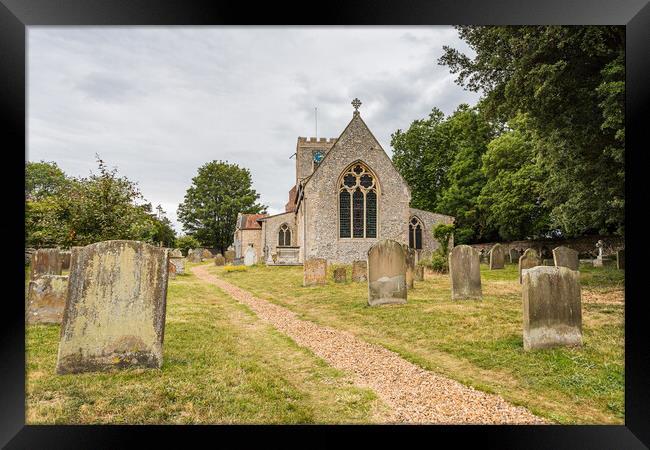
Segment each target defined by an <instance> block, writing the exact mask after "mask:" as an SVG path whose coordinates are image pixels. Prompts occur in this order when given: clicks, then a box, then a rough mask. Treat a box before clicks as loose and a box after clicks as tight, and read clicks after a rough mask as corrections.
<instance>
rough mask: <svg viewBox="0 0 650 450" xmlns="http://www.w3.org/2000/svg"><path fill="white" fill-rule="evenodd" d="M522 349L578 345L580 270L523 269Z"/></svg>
mask: <svg viewBox="0 0 650 450" xmlns="http://www.w3.org/2000/svg"><path fill="white" fill-rule="evenodd" d="M522 297H523V304H524V350H531V349H536V348H548V347H555V346H579V345H582V309H581V301H580V273H579V272H578V271H576V270H571V269H569V268H567V267H548V266H538V267H533V268H532V269H524V271H523V286H522Z"/></svg>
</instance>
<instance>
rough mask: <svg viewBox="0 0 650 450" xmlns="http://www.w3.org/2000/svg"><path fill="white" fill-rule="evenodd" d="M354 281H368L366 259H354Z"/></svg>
mask: <svg viewBox="0 0 650 450" xmlns="http://www.w3.org/2000/svg"><path fill="white" fill-rule="evenodd" d="M352 281H354V282H356V283H363V282H364V281H368V263H367V262H366V261H352Z"/></svg>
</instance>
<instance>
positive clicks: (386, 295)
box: [368, 239, 407, 306]
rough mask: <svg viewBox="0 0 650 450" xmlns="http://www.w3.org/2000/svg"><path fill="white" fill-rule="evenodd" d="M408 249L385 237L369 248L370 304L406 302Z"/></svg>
mask: <svg viewBox="0 0 650 450" xmlns="http://www.w3.org/2000/svg"><path fill="white" fill-rule="evenodd" d="M406 258H407V256H406V251H405V248H404V246H403V245H402V244H400V243H399V242H396V241H393V240H391V239H384V240H381V241H379V242H377V243H376V244H374V245H373V246H372V247H370V249H369V250H368V304H369V305H370V306H376V305H384V304H390V303H397V304H399V303H406V291H407V285H406V271H407V263H406Z"/></svg>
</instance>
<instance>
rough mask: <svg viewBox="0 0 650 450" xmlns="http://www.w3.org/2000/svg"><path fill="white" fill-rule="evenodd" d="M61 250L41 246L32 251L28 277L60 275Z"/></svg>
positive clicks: (32, 278)
mask: <svg viewBox="0 0 650 450" xmlns="http://www.w3.org/2000/svg"><path fill="white" fill-rule="evenodd" d="M61 268H62V261H61V252H60V251H59V249H58V248H41V249H38V250H36V251H35V252H34V253H32V261H31V267H30V270H31V273H30V279H31V280H34V279H35V278H37V277H39V276H41V275H61Z"/></svg>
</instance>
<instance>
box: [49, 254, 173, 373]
mask: <svg viewBox="0 0 650 450" xmlns="http://www.w3.org/2000/svg"><path fill="white" fill-rule="evenodd" d="M167 252H168V250H167V249H165V248H159V247H154V246H152V245H149V244H146V243H144V242H137V241H105V242H98V243H95V244H91V245H87V246H86V247H82V248H75V249H73V250H72V258H71V264H70V276H69V281H68V292H67V302H66V306H65V312H64V314H63V323H62V324H61V341H60V343H59V353H58V359H57V366H56V371H57V373H59V374H65V373H78V372H88V371H101V370H108V369H111V368H125V367H157V368H159V367H161V365H162V356H163V355H162V348H163V336H164V328H165V307H166V301H167V280H168V270H167V260H168V257H167V256H168V255H167Z"/></svg>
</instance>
